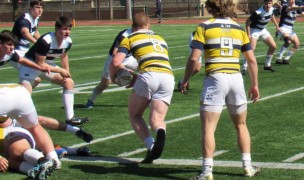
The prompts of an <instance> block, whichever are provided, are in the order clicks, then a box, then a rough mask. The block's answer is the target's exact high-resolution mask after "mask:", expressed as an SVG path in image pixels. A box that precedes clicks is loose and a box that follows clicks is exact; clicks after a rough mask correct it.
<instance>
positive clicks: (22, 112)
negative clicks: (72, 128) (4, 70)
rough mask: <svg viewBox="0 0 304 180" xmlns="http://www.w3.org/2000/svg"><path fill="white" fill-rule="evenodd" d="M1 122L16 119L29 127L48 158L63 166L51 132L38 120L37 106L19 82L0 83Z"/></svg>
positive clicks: (23, 125) (58, 166)
mask: <svg viewBox="0 0 304 180" xmlns="http://www.w3.org/2000/svg"><path fill="white" fill-rule="evenodd" d="M0 104H5V106H0V122H2V124H3V123H5V122H6V121H9V122H10V121H11V119H12V118H14V119H16V120H17V121H18V122H19V123H20V124H21V125H22V127H23V128H25V129H27V130H28V131H29V132H30V133H31V134H32V136H33V137H34V140H35V142H36V143H37V147H39V149H41V151H42V152H43V153H44V154H45V155H46V158H47V159H53V160H55V161H56V168H60V167H61V162H60V161H59V159H58V156H57V154H56V152H55V149H54V144H53V141H52V139H51V138H50V136H49V134H48V133H47V132H46V131H45V129H44V128H43V127H42V126H41V125H40V124H39V122H38V115H37V112H36V108H35V106H34V103H33V101H32V98H31V95H30V94H29V92H28V91H27V90H26V89H25V88H24V87H23V86H21V85H18V84H0Z"/></svg>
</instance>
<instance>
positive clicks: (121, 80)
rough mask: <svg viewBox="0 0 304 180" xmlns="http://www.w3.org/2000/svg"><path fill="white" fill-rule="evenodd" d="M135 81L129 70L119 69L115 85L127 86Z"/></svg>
mask: <svg viewBox="0 0 304 180" xmlns="http://www.w3.org/2000/svg"><path fill="white" fill-rule="evenodd" d="M132 79H133V75H132V74H131V73H130V72H129V71H128V70H127V69H123V68H122V69H119V70H118V71H117V73H116V77H115V83H116V84H117V85H118V86H126V85H128V84H130V82H131V81H132Z"/></svg>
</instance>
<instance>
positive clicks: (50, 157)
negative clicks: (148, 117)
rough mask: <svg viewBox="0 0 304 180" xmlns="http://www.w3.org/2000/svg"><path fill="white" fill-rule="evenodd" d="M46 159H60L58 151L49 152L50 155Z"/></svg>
mask: <svg viewBox="0 0 304 180" xmlns="http://www.w3.org/2000/svg"><path fill="white" fill-rule="evenodd" d="M46 158H47V159H58V156H57V153H56V151H52V152H49V153H48V154H47V155H46Z"/></svg>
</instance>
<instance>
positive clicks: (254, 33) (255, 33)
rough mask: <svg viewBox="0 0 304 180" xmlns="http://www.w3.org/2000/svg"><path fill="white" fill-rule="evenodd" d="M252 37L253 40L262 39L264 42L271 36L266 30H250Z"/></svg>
mask: <svg viewBox="0 0 304 180" xmlns="http://www.w3.org/2000/svg"><path fill="white" fill-rule="evenodd" d="M250 35H251V37H252V38H255V39H259V38H260V37H261V38H262V39H263V40H265V39H267V38H268V37H269V36H271V35H270V33H269V32H268V30H267V29H266V28H264V29H262V30H260V29H255V28H250Z"/></svg>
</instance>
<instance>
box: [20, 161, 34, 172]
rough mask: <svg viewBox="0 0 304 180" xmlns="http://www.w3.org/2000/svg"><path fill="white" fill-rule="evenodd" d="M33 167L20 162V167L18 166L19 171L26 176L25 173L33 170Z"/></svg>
mask: <svg viewBox="0 0 304 180" xmlns="http://www.w3.org/2000/svg"><path fill="white" fill-rule="evenodd" d="M34 167H35V166H34V165H32V164H30V163H28V162H26V161H22V162H21V164H20V166H19V171H20V172H23V173H25V174H27V172H28V171H29V170H31V169H33V168H34Z"/></svg>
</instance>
